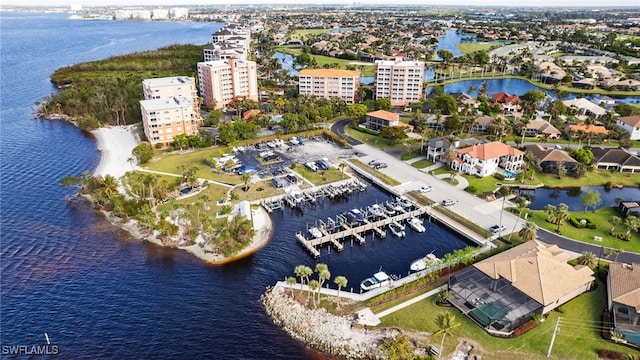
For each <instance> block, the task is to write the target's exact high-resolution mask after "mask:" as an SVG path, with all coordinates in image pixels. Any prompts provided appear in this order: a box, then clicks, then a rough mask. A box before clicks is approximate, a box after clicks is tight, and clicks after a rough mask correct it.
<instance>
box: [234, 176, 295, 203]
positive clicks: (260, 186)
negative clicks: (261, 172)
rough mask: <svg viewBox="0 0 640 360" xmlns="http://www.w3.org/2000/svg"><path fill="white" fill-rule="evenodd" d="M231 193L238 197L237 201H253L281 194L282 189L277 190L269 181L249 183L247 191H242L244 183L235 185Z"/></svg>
mask: <svg viewBox="0 0 640 360" xmlns="http://www.w3.org/2000/svg"><path fill="white" fill-rule="evenodd" d="M233 191H234V192H235V193H236V195H238V201H243V200H247V201H254V200H258V199H264V198H268V197H271V196H275V195H280V194H282V193H283V190H282V189H278V188H276V187H274V186H273V185H271V179H269V180H261V181H257V182H255V183H251V184H249V189H247V191H245V190H244V183H242V184H240V185H237V186H236V187H235V188H234V189H233Z"/></svg>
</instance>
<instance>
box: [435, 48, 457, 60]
mask: <svg viewBox="0 0 640 360" xmlns="http://www.w3.org/2000/svg"><path fill="white" fill-rule="evenodd" d="M436 55H438V56H439V57H440V58H441V59H442V61H443V62H444V63H447V62H449V61H450V60H451V59H453V53H452V52H451V51H449V50H445V49H442V50H438V51H436Z"/></svg>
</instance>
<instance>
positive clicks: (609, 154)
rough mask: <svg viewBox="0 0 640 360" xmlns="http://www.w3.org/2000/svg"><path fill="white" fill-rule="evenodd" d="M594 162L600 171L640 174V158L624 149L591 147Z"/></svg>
mask: <svg viewBox="0 0 640 360" xmlns="http://www.w3.org/2000/svg"><path fill="white" fill-rule="evenodd" d="M591 152H592V153H593V162H594V163H595V164H596V167H597V168H598V169H613V170H617V171H620V172H631V173H640V157H639V156H637V155H634V154H632V153H630V152H629V150H627V149H622V148H603V147H601V146H593V147H591Z"/></svg>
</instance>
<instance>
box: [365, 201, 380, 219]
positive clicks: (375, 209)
mask: <svg viewBox="0 0 640 360" xmlns="http://www.w3.org/2000/svg"><path fill="white" fill-rule="evenodd" d="M367 211H368V212H369V214H371V215H373V216H375V217H379V218H380V217H383V216H384V211H383V210H382V207H381V206H380V205H378V204H373V205H371V206H369V207H368V208H367Z"/></svg>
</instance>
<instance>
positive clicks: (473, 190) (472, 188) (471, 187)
mask: <svg viewBox="0 0 640 360" xmlns="http://www.w3.org/2000/svg"><path fill="white" fill-rule="evenodd" d="M477 190H478V188H477V187H475V186H474V185H469V186H467V187H466V188H465V189H464V191H466V192H468V193H472V194H473V193H475V192H476V191H477Z"/></svg>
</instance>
